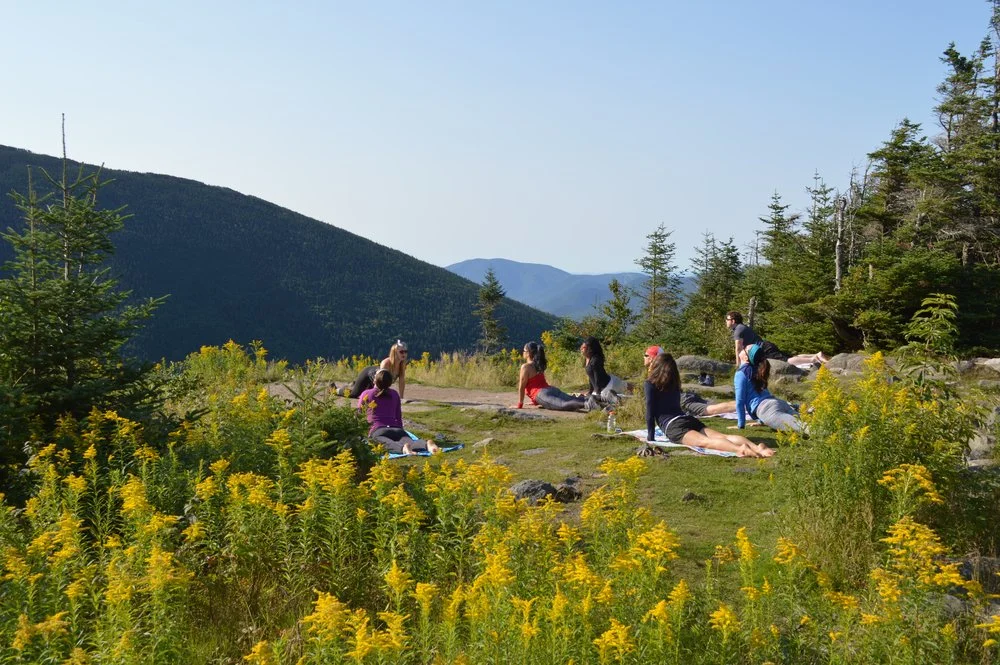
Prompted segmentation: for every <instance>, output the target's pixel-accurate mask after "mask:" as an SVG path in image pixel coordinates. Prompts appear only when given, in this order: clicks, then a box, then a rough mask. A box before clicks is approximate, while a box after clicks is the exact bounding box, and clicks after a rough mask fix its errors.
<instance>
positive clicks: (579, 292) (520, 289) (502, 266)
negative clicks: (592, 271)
mask: <svg viewBox="0 0 1000 665" xmlns="http://www.w3.org/2000/svg"><path fill="white" fill-rule="evenodd" d="M447 268H448V270H450V271H452V272H453V273H455V274H456V275H461V276H462V277H465V278H466V279H469V280H472V281H473V282H476V283H482V281H483V278H484V277H485V275H486V271H487V270H489V269H490V268H493V273H494V274H495V275H496V276H497V279H498V280H499V281H500V284H501V285H503V288H504V289H505V290H506V292H507V297H508V298H513V299H514V300H517V301H518V302H523V303H524V304H526V305H530V306H532V307H535V308H537V309H540V310H542V311H543V312H549V313H551V314H555V315H556V316H565V317H569V318H571V319H579V318H582V317H584V316H587V315H590V314H594V313H596V310H595V307H597V306H600V305H601V304H603V303H605V302H607V300H608V298H609V297H610V295H611V293H610V291H608V283H609V282H610V281H611V280H613V279H617V280H618V281H619V282H621V283H622V284H624V285H625V286H628V287H631V288H634V289H638V288H640V287H641V286H642V284H643V283H644V282H645V281H646V276H645V275H643V274H642V273H639V272H618V273H606V274H602V275H575V274H573V273H569V272H566V271H565V270H560V269H559V268H553V267H552V266H548V265H544V264H541V263H520V262H518V261H510V260H508V259H469V260H467V261H460V262H459V263H455V264H452V265H450V266H447ZM682 280H683V281H682V288H683V289H684V291H685V292H688V291H690V290H691V288H692V284H693V280H692V278H690V277H686V276H685V277H683V278H682ZM637 304H638V303H637V302H636V301H635V300H634V299H633V305H637Z"/></svg>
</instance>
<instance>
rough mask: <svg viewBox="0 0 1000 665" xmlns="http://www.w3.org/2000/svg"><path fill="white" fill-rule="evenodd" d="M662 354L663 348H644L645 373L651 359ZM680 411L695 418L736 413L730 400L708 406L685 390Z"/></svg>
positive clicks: (734, 405)
mask: <svg viewBox="0 0 1000 665" xmlns="http://www.w3.org/2000/svg"><path fill="white" fill-rule="evenodd" d="M663 352H664V351H663V348H662V347H659V346H650V347H647V348H646V352H645V353H644V354H643V356H642V364H643V365H645V366H646V370H647V371H648V370H649V363H651V362H653V358H655V357H656V356H658V355H660V354H661V353H663ZM681 410H682V411H684V413H686V414H688V415H689V416H694V417H695V418H705V417H709V416H721V415H722V414H724V413H734V412H735V411H736V402H735V401H734V400H730V401H728V402H718V403H716V404H709V403H708V402H707V401H706V400H704V399H703V398H702V397H701V396H700V395H697V394H696V393H690V392H687V391H686V390H685V391H682V392H681Z"/></svg>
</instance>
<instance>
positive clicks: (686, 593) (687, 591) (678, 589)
mask: <svg viewBox="0 0 1000 665" xmlns="http://www.w3.org/2000/svg"><path fill="white" fill-rule="evenodd" d="M667 599H668V600H669V601H670V605H671V607H673V609H674V611H675V612H679V611H680V610H682V609H684V604H685V603H686V602H687V601H688V600H690V599H691V588H690V587H689V586H688V583H687V582H685V581H684V580H681V581H680V582H678V583H677V584H676V586H674V588H673V590H672V591H671V592H670V595H669V596H667Z"/></svg>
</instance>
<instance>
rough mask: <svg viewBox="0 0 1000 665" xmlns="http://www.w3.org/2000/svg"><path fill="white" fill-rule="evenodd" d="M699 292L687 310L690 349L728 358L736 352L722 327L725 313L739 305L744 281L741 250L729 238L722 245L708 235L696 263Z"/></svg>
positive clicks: (705, 236) (697, 288)
mask: <svg viewBox="0 0 1000 665" xmlns="http://www.w3.org/2000/svg"><path fill="white" fill-rule="evenodd" d="M692 269H693V271H694V276H695V284H696V289H695V292H694V293H692V294H691V296H690V298H688V301H687V306H686V307H685V308H684V326H683V329H684V330H685V331H687V333H688V335H689V337H690V339H689V340H688V344H687V345H686V346H688V347H689V348H691V350H693V351H696V352H698V353H708V354H710V355H713V356H725V355H726V351H727V349H728V350H729V351H730V352H731V351H732V343H731V340H730V337H729V335H728V333H727V330H726V328H725V327H724V326H723V325H722V324H721V321H722V320H723V317H724V316H725V313H726V312H727V311H729V310H730V309H732V308H733V307H734V305H735V303H734V298H735V296H736V292H737V288H738V287H739V284H740V281H741V280H742V279H743V264H742V261H740V253H739V249H738V248H737V247H736V245H735V244H734V243H733V239H732V238H729V239H728V240H726V241H725V242H719V241H718V240H716V239H715V237H714V236H713V235H712V234H711V233H705V234H704V237H703V240H702V246H701V247H699V248H697V249H696V250H695V258H694V260H693V261H692Z"/></svg>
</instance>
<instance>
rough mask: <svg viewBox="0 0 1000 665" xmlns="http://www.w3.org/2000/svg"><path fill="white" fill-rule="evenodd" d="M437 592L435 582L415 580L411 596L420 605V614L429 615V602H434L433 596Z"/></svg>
mask: <svg viewBox="0 0 1000 665" xmlns="http://www.w3.org/2000/svg"><path fill="white" fill-rule="evenodd" d="M437 592H438V587H437V585H436V584H428V583H426V582H417V586H416V589H415V590H414V591H413V597H414V598H415V599H416V601H417V603H418V604H419V605H420V614H421V615H423V616H425V617H426V616H430V613H431V603H432V602H434V598H435V597H436V596H437Z"/></svg>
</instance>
